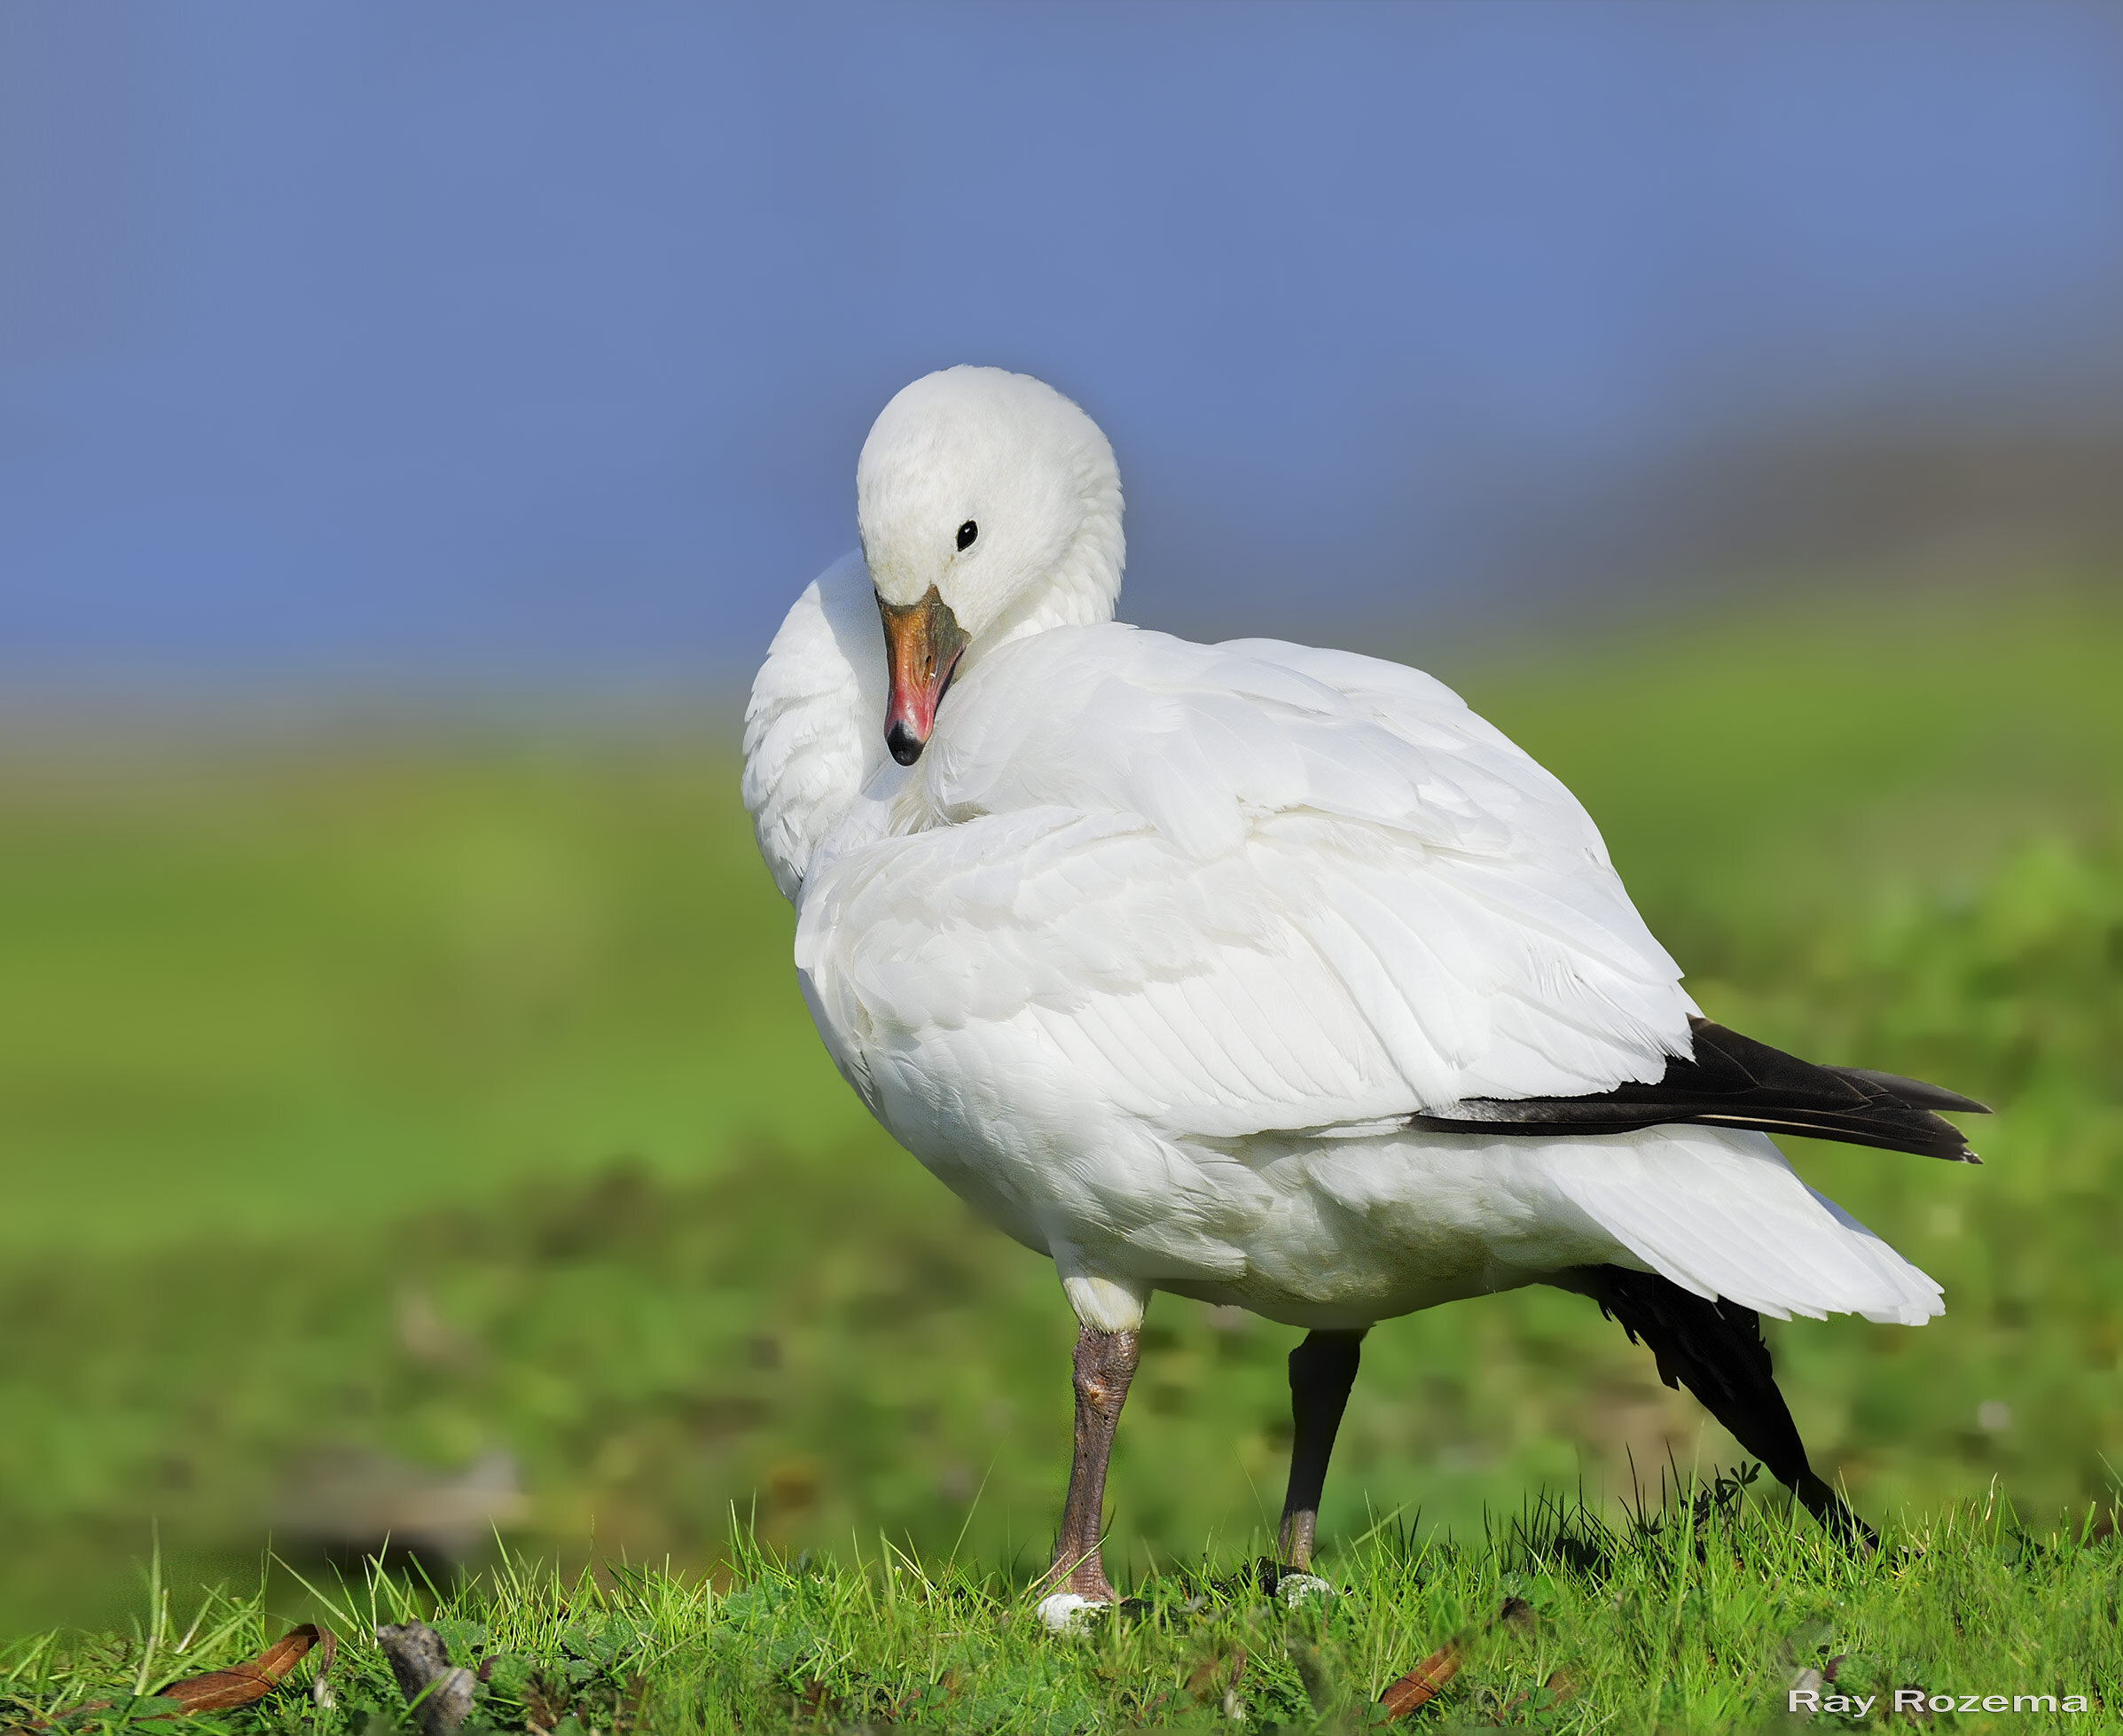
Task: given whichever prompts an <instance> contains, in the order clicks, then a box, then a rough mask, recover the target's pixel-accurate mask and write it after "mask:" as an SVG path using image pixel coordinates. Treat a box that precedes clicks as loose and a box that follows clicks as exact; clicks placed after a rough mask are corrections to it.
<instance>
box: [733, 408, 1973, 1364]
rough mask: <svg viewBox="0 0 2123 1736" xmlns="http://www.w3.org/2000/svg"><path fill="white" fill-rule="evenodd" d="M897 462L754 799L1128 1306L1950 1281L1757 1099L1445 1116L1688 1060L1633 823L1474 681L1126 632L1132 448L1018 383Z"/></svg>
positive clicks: (921, 1049) (988, 1149)
mask: <svg viewBox="0 0 2123 1736" xmlns="http://www.w3.org/2000/svg"><path fill="white" fill-rule="evenodd" d="M858 489H859V497H860V498H861V500H862V503H863V507H864V511H863V536H864V543H865V549H866V553H867V559H865V556H864V555H863V554H851V555H850V556H849V557H848V558H846V559H843V560H842V561H841V562H839V563H838V564H836V565H835V566H834V567H831V568H830V569H828V571H827V572H826V573H825V574H824V575H822V576H821V577H820V578H819V580H818V581H817V583H814V584H813V585H812V586H811V588H810V589H809V590H806V591H805V592H804V593H803V596H802V597H801V598H799V599H798V600H797V602H796V604H795V607H794V608H793V609H791V611H790V612H789V614H788V617H787V621H786V622H784V624H783V626H782V628H781V630H780V632H779V634H778V635H777V637H776V638H775V640H774V643H773V646H772V651H771V653H770V654H769V656H768V658H767V661H766V663H765V665H764V667H763V668H762V669H761V670H760V672H759V676H758V678H757V681H756V684H755V685H754V688H753V693H752V701H751V706H750V709H749V711H748V715H747V722H746V731H745V753H746V765H745V781H744V793H745V801H746V805H747V807H748V809H750V811H751V812H752V814H753V815H754V817H755V818H756V823H757V827H758V833H759V841H760V847H761V849H762V851H763V852H764V855H765V856H766V859H767V862H768V864H769V865H770V866H771V867H772V871H773V873H774V877H775V880H776V883H777V884H778V885H779V887H780V888H781V890H782V891H783V893H784V894H785V895H787V896H788V897H789V898H790V899H791V900H792V902H793V903H795V908H796V911H797V928H796V943H795V956H796V964H797V967H798V970H799V973H800V974H801V978H802V982H803V993H804V995H805V997H806V999H807V1001H808V1002H809V1005H810V1006H811V1013H812V1015H813V1017H814V1019H815V1020H816V1021H817V1024H818V1028H819V1035H820V1036H822V1037H823V1038H824V1039H825V1042H826V1046H827V1048H828V1049H829V1050H830V1051H831V1052H832V1053H833V1057H834V1060H835V1061H836V1063H837V1064H838V1065H839V1067H840V1069H841V1071H842V1074H843V1075H844V1076H845V1077H846V1078H847V1079H848V1081H849V1083H850V1084H851V1085H852V1086H853V1087H854V1088H855V1089H856V1090H857V1091H858V1092H859V1093H860V1094H861V1095H862V1098H863V1099H864V1101H865V1102H866V1104H867V1105H868V1106H869V1107H870V1109H871V1110H872V1112H873V1114H875V1115H876V1116H877V1117H878V1119H879V1120H880V1121H881V1122H883V1124H884V1125H885V1126H886V1127H887V1128H888V1129H889V1130H890V1131H891V1133H892V1134H893V1135H894V1137H895V1138H897V1139H898V1141H899V1142H900V1143H901V1144H903V1145H904V1146H905V1147H906V1148H907V1149H908V1150H909V1151H911V1152H912V1153H914V1154H915V1156H917V1157H918V1158H920V1160H921V1161H922V1162H923V1163H925V1164H926V1165H928V1168H929V1169H932V1170H933V1171H934V1172H935V1173H936V1175H937V1176H938V1177H941V1178H942V1179H943V1180H944V1181H945V1182H946V1183H948V1184H949V1185H951V1186H952V1188H954V1189H955V1190H956V1191H957V1192H958V1193H960V1194H961V1195H963V1196H964V1197H965V1198H966V1199H967V1200H969V1201H970V1202H971V1203H972V1204H973V1205H974V1206H975V1208H978V1209H979V1210H980V1211H981V1212H982V1213H983V1215H985V1216H988V1217H989V1218H991V1220H992V1221H993V1222H995V1223H996V1224H999V1225H1000V1226H1001V1227H1002V1228H1003V1229H1005V1230H1007V1232H1009V1233H1010V1234H1012V1235H1013V1236H1014V1237H1016V1238H1017V1239H1019V1240H1021V1241H1022V1242H1024V1243H1026V1244H1027V1245H1028V1246H1030V1247H1034V1248H1037V1249H1038V1250H1040V1251H1042V1252H1044V1253H1046V1254H1049V1255H1052V1256H1053V1258H1054V1261H1055V1263H1056V1265H1057V1266H1058V1268H1059V1269H1060V1271H1061V1274H1062V1279H1063V1280H1064V1283H1065V1285H1066V1286H1067V1288H1068V1291H1069V1297H1070V1300H1071V1302H1073V1303H1074V1304H1075V1306H1076V1308H1077V1312H1078V1314H1079V1315H1080V1316H1081V1317H1082V1318H1084V1319H1085V1323H1086V1325H1089V1326H1091V1327H1093V1328H1096V1329H1099V1330H1101V1331H1106V1332H1114V1331H1119V1330H1123V1329H1125V1328H1129V1327H1132V1326H1133V1325H1136V1324H1137V1323H1138V1322H1139V1321H1140V1318H1141V1314H1142V1309H1143V1306H1144V1304H1145V1302H1146V1301H1147V1299H1148V1296H1149V1294H1150V1293H1151V1292H1152V1291H1154V1290H1158V1289H1163V1290H1170V1291H1173V1292H1177V1293H1179V1294H1184V1295H1190V1296H1196V1297H1200V1298H1203V1299H1204V1300H1208V1301H1212V1302H1237V1303H1241V1304H1242V1305H1244V1306H1245V1307H1247V1308H1250V1309H1252V1310H1257V1311H1258V1312H1260V1313H1262V1314H1265V1315H1267V1316H1269V1317H1270V1318H1275V1319H1278V1320H1283V1321H1287V1322H1291V1323H1294V1324H1298V1325H1310V1326H1314V1327H1354V1326H1360V1325H1367V1324H1369V1323H1371V1322H1373V1321H1375V1320H1378V1319H1381V1318H1387V1317H1390V1316H1393V1315H1397V1314H1401V1313H1405V1312H1407V1311H1409V1310H1414V1309H1419V1308H1422V1307H1426V1306H1429V1305H1430V1304H1433V1303H1436V1302H1444V1301H1447V1300H1451V1299H1453V1298H1456V1297H1461V1296H1467V1295H1470V1294H1477V1293H1481V1292H1485V1291H1494V1290H1502V1289H1507V1288H1510V1287H1512V1286H1517V1285H1521V1284H1524V1283H1527V1282H1530V1281H1533V1280H1535V1279H1539V1278H1541V1277H1542V1276H1544V1275H1546V1274H1550V1273H1554V1272H1557V1271H1563V1270H1565V1269H1567V1268H1572V1267H1582V1266H1587V1265H1597V1264H1602V1263H1614V1264H1619V1265H1623V1266H1627V1267H1633V1268H1637V1269H1640V1270H1644V1271H1654V1272H1657V1273H1659V1274H1661V1275H1663V1276H1664V1277H1665V1278H1666V1279H1670V1280H1672V1281H1673V1283H1674V1284H1676V1285H1679V1286H1681V1287H1683V1288H1684V1289H1686V1290H1688V1291H1690V1292H1692V1293H1694V1294H1699V1295H1706V1296H1722V1297H1726V1298H1729V1299H1731V1300H1732V1301H1735V1302H1740V1303H1743V1304H1744V1305H1745V1306H1746V1307H1749V1308H1752V1309H1756V1310H1760V1311H1761V1312H1764V1313H1767V1314H1773V1315H1778V1316H1782V1315H1787V1314H1791V1313H1802V1314H1811V1315H1821V1314H1827V1313H1831V1312H1844V1311H1847V1312H1854V1313H1859V1314H1862V1315H1865V1316H1867V1317H1868V1318H1873V1319H1877V1320H1899V1321H1906V1322H1910V1323H1916V1322H1921V1321H1923V1319H1925V1318H1929V1317H1930V1316H1931V1315H1933V1314H1936V1313H1938V1312H1939V1311H1940V1306H1941V1304H1940V1300H1939V1296H1940V1293H1939V1286H1937V1285H1936V1284H1934V1283H1933V1282H1932V1281H1931V1279H1928V1278H1926V1277H1925V1276H1924V1275H1923V1273H1922V1272H1920V1271H1917V1270H1916V1269H1915V1267H1913V1266H1911V1265H1910V1264H1908V1263H1907V1262H1906V1261H1904V1260H1903V1259H1902V1258H1901V1257H1900V1255H1897V1254H1896V1253H1895V1252H1894V1251H1893V1250H1892V1248H1890V1247H1887V1246H1886V1245H1885V1244H1884V1242H1882V1241H1881V1240H1880V1239H1878V1238H1877V1237H1876V1236H1874V1235H1873V1234H1872V1233H1871V1232H1869V1231H1868V1230H1866V1229H1865V1228H1864V1227H1863V1226H1862V1225H1861V1224H1857V1223H1855V1222H1854V1221H1853V1220H1852V1219H1851V1218H1850V1217H1849V1216H1846V1215H1845V1214H1844V1213H1843V1212H1841V1211H1840V1210H1839V1209H1837V1208H1836V1207H1835V1206H1833V1205H1832V1204H1831V1203H1829V1201H1828V1200H1824V1199H1822V1198H1821V1196H1819V1195H1817V1194H1815V1193H1813V1192H1811V1191H1810V1190H1809V1189H1808V1188H1807V1187H1806V1185H1804V1184H1803V1183H1801V1182H1800V1181H1799V1179H1798V1177H1797V1176H1795V1175H1794V1174H1793V1172H1792V1170H1791V1169H1790V1165H1789V1164H1788V1163H1786V1162H1785V1161H1784V1159H1783V1157H1782V1155H1781V1154H1780V1153H1778V1151H1777V1150H1776V1148H1775V1147H1774V1146H1773V1145H1772V1144H1771V1143H1770V1141H1769V1140H1768V1139H1767V1138H1766V1137H1764V1136H1763V1135H1761V1134H1759V1133H1754V1132H1746V1131H1738V1130H1716V1129H1712V1128H1709V1127H1703V1126H1673V1127H1660V1128H1652V1129H1647V1130H1641V1131H1636V1132H1629V1133H1624V1134H1618V1135H1611V1134H1610V1135H1602V1136H1596V1137H1594V1136H1586V1137H1579V1138H1569V1137H1558V1138H1531V1139H1530V1138H1524V1137H1516V1138H1515V1137H1509V1136H1500V1137H1495V1138H1484V1137H1478V1136H1473V1135H1468V1134H1452V1133H1422V1132H1415V1131H1411V1130H1409V1129H1408V1128H1407V1126H1406V1118H1407V1117H1408V1116H1409V1115H1410V1114H1412V1113H1414V1112H1417V1111H1424V1112H1429V1113H1432V1114H1436V1113H1438V1112H1440V1111H1449V1109H1450V1107H1451V1106H1453V1104H1455V1103H1456V1102H1458V1101H1459V1100H1460V1099H1469V1098H1507V1099H1509V1098H1526V1097H1555V1096H1562V1097H1570V1096H1576V1095H1580V1094H1588V1093H1595V1092H1602V1091H1608V1090H1610V1089H1611V1088H1612V1087H1615V1086H1617V1085H1618V1084H1621V1083H1624V1082H1626V1081H1645V1082H1653V1081H1657V1080H1658V1079H1659V1077H1660V1075H1661V1074H1662V1072H1663V1071H1664V1069H1665V1066H1666V1063H1667V1061H1668V1060H1669V1058H1671V1057H1674V1056H1680V1057H1686V1056H1688V1054H1689V1052H1690V1041H1691V1039H1690V1032H1689V1026H1688V1018H1689V1015H1690V1014H1691V1013H1693V1012H1694V1011H1695V1008H1694V1005H1693V1004H1692V1003H1691V1002H1690V1000H1689V998H1688V996H1687V994H1686V993H1685V992H1684V991H1683V989H1682V988H1681V986H1680V971H1679V969H1678V967H1677V966H1675V965H1674V963H1673V960H1672V959H1671V958H1669V957H1668V956H1667V955H1666V953H1665V950H1664V949H1662V948H1661V947H1660V946H1659V944H1658V942H1657V941H1656V940H1654V939H1653V938H1652V936H1651V934H1650V933H1649V930H1648V929H1647V928H1646V927H1645V926H1644V923H1643V921H1642V919H1641V917H1639V915H1638V914H1637V911H1636V910H1635V908H1634V907H1633V905H1632V903H1630V900H1629V898H1628V895H1627V894H1626V892H1625V890H1624V889H1623V887H1622V884H1621V881H1620V880H1619V879H1618V876H1617V875H1616V873H1615V872H1614V869H1613V867H1612V866H1611V864H1610V862H1609V860H1608V856H1607V852H1606V849H1605V847H1604V845H1603V844H1602V841H1601V838H1600V835H1599V833H1598V831H1597V830H1596V828H1595V827H1594V825H1593V822H1592V820H1591V819H1590V818H1589V817H1587V816H1586V812H1585V810H1584V809H1582V808H1581V807H1580V806H1579V803H1578V802H1577V801H1576V800H1575V799H1574V798H1573V797H1572V796H1571V794H1570V793H1569V792H1568V791H1567V790H1566V789H1564V788H1563V786H1562V785H1561V784H1560V783H1559V782H1558V781H1557V780H1556V779H1555V778H1553V777H1551V776H1550V775H1549V774H1548V773H1547V771H1545V770H1542V769H1541V768H1540V767H1539V765H1537V764H1535V763H1534V762H1533V761H1532V760H1531V759H1530V758H1529V757H1528V756H1527V755H1525V754H1524V753H1523V752H1522V751H1521V750H1520V749H1518V748H1517V747H1515V746H1514V745H1513V744H1512V743H1511V742H1510V741H1508V739H1506V738H1505V737H1504V736H1503V735H1502V734H1500V732H1499V731H1497V730H1495V729H1494V728H1492V726H1491V725H1490V724H1488V723H1485V722H1484V721H1483V720H1482V719H1481V718H1479V717H1477V716H1475V715H1474V714H1473V713H1472V712H1470V711H1469V709H1468V708H1467V707H1466V706H1465V705H1464V704H1463V703H1462V702H1461V700H1460V699H1459V698H1458V697H1457V696H1456V695H1455V694H1453V692H1450V691H1449V690H1448V689H1446V688H1445V686H1443V685H1442V684H1439V683H1438V682H1437V681H1435V680H1433V679H1431V678H1430V676H1425V675H1422V674H1419V673H1417V672H1415V671H1414V670H1413V669H1405V668H1402V667H1400V666H1399V665H1397V664H1393V663H1389V662H1384V661H1379V660H1377V659H1374V658H1369V657H1363V656H1358V655H1354V654H1351V653H1345V652H1337V651H1327V650H1316V649H1312V648H1309V647H1305V646H1301V645H1285V644H1281V643H1277V642H1274V641H1272V640H1245V641H1239V642H1234V643H1231V644H1226V645H1194V644H1189V643H1187V642H1185V641H1182V640H1179V639H1177V638H1173V637H1168V636H1166V635H1164V634H1161V633H1153V632H1146V631H1140V630H1138V629H1133V628H1131V627H1127V626H1124V625H1120V624H1117V623H1115V622H1111V621H1110V620H1109V618H1108V617H1109V615H1110V614H1111V609H1112V603H1113V599H1114V598H1115V596H1116V594H1117V591H1118V588H1119V579H1120V563H1121V542H1120V535H1119V522H1120V497H1119V483H1118V478H1117V474H1116V472H1115V471H1114V468H1113V464H1112V458H1111V454H1110V451H1109V449H1108V448H1107V447H1106V444H1105V442H1104V440H1103V437H1102V436H1101V435H1100V434H1099V433H1098V431H1097V429H1096V428H1095V427H1094V426H1093V425H1092V424H1091V423H1090V421H1089V419H1088V418H1085V417H1084V416H1083V415H1082V413H1081V412H1080V411H1077V410H1076V408H1075V406H1073V405H1071V404H1069V403H1067V401H1066V400H1063V399H1062V398H1060V397H1059V396H1058V395H1055V394H1053V393H1052V392H1050V391H1049V390H1048V389H1047V388H1046V387H1043V386H1040V385H1038V382H1035V381H1030V380H1027V379H1022V377H1020V376H1014V375H1008V374H1001V373H998V372H996V371H991V370H975V369H955V370H952V371H949V372H947V373H944V374H941V375H934V376H931V377H929V379H926V380H922V381H918V382H916V384H915V385H914V386H913V387H909V388H908V389H907V391H906V392H905V393H903V394H901V395H900V397H899V398H898V399H896V400H895V401H894V403H893V405H892V406H891V407H890V408H889V409H888V411H886V412H885V415H884V416H883V417H881V418H880V421H879V425H878V428H877V430H876V431H875V432H874V433H873V434H872V436H871V439H870V442H869V443H868V444H867V445H866V448H865V450H864V454H863V459H862V465H861V469H860V471H859V473H858ZM1017 519H1022V520H1025V521H1024V522H1017V521H1016V520H1017ZM968 531H971V532H972V533H973V536H972V539H971V541H970V543H968V541H967V532H968ZM954 541H955V542H956V543H959V544H960V546H958V547H955V548H954V547H953V546H952V544H953V543H954ZM983 561H985V562H986V563H987V564H986V565H984V566H983V564H982V563H983ZM924 597H926V598H928V606H929V608H930V609H931V610H932V612H940V613H939V614H937V618H938V619H942V620H945V621H947V622H948V621H955V622H956V624H957V626H958V627H959V628H960V629H963V632H964V636H965V637H966V641H967V648H966V650H965V653H964V654H963V656H962V658H961V659H960V661H959V663H958V665H957V667H956V670H955V676H954V674H953V672H952V670H949V669H945V670H943V671H942V673H941V674H940V675H938V676H935V677H934V678H933V679H932V680H931V682H930V687H931V689H932V691H933V693H934V696H935V698H936V700H938V701H940V702H939V703H937V704H936V705H935V706H934V708H933V717H934V728H933V733H932V734H931V735H930V736H929V738H928V740H927V743H926V750H925V751H922V747H921V744H920V742H919V741H916V742H915V743H914V744H913V746H914V748H915V750H916V751H918V752H920V757H919V759H918V760H916V761H915V762H914V763H913V764H911V765H901V764H897V763H895V762H894V760H893V759H892V758H891V757H889V756H888V755H887V752H886V742H885V734H884V719H885V716H886V711H887V708H888V704H889V703H890V704H895V705H897V703H898V698H897V691H898V690H897V688H896V687H895V686H894V685H893V680H892V679H891V678H889V672H888V667H887V665H888V647H887V645H886V641H885V637H884V634H883V632H882V630H881V627H880V605H881V603H882V604H884V605H885V606H887V607H888V612H890V611H892V610H897V611H899V612H901V613H902V614H904V613H905V612H907V611H909V610H913V609H915V608H917V607H918V606H919V603H918V599H920V598H924ZM939 630H942V629H939ZM896 654H897V653H896ZM895 668H897V665H895ZM939 683H940V684H939ZM916 698H919V695H916ZM894 715H895V716H898V715H899V713H898V712H895V714H894ZM908 715H910V716H911V715H913V714H911V713H910V714H908Z"/></svg>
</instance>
